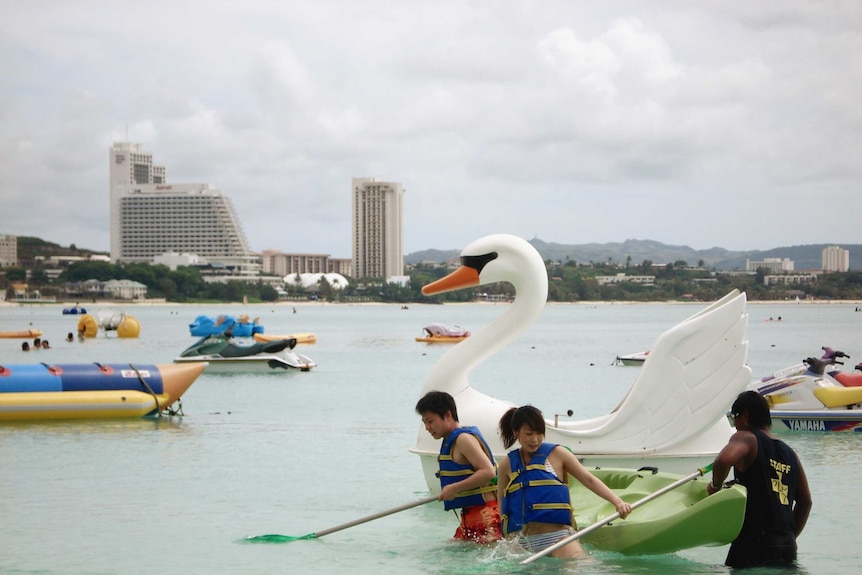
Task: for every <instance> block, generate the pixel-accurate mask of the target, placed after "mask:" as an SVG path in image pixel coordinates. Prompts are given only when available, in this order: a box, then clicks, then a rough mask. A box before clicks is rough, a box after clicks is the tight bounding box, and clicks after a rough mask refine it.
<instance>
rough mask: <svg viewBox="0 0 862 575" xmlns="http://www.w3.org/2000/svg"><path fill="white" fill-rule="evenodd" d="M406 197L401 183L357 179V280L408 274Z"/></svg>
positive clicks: (355, 192) (354, 219)
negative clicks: (405, 229)
mask: <svg viewBox="0 0 862 575" xmlns="http://www.w3.org/2000/svg"><path fill="white" fill-rule="evenodd" d="M403 195H404V189H403V188H402V187H401V184H399V183H397V182H381V181H379V180H377V179H376V178H353V277H355V278H363V277H370V278H383V279H386V278H389V277H393V276H403V275H404V251H403V250H404V248H403V229H402V228H403V221H402V210H403V204H402V198H403Z"/></svg>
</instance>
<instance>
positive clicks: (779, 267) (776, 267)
mask: <svg viewBox="0 0 862 575" xmlns="http://www.w3.org/2000/svg"><path fill="white" fill-rule="evenodd" d="M745 269H746V270H747V271H750V272H756V271H757V270H759V269H765V270H766V271H768V272H771V273H781V272H792V271H793V260H791V259H790V258H764V259H763V260H762V261H751V260H745Z"/></svg>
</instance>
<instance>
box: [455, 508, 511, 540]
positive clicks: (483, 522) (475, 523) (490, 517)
mask: <svg viewBox="0 0 862 575" xmlns="http://www.w3.org/2000/svg"><path fill="white" fill-rule="evenodd" d="M502 538H503V533H502V530H501V529H500V509H499V507H498V505H497V502H496V501H486V502H485V504H484V505H475V506H473V507H466V508H464V509H462V510H461V524H460V525H458V530H457V531H455V539H459V540H462V541H475V542H476V543H493V542H494V541H498V540H499V539H502Z"/></svg>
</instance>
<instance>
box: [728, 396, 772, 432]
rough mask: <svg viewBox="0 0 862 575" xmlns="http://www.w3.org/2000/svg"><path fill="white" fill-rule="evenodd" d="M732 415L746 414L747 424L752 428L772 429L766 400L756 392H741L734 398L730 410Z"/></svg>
mask: <svg viewBox="0 0 862 575" xmlns="http://www.w3.org/2000/svg"><path fill="white" fill-rule="evenodd" d="M730 411H731V412H732V413H747V414H748V423H749V424H750V425H751V426H752V427H757V428H760V429H769V428H770V427H772V415H770V413H769V404H768V403H766V398H765V397H763V396H762V395H760V394H759V393H758V392H756V391H743V392H742V393H740V394H739V395H737V396H736V401H734V402H733V405H732V406H731V408H730Z"/></svg>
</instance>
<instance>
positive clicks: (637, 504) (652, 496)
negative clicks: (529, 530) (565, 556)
mask: <svg viewBox="0 0 862 575" xmlns="http://www.w3.org/2000/svg"><path fill="white" fill-rule="evenodd" d="M710 471H712V463H710V464H709V465H707V466H706V467H701V468H700V469H698V470H697V471H695V472H694V473H692V474H691V475H687V476H685V477H683V478H682V479H679V480H677V481H674V482H673V483H671V484H670V485H665V486H664V487H662V488H661V489H659V490H658V491H656V492H655V493H650V494H649V495H647V496H646V497H643V498H641V499H638V500H637V501H635V502H634V503H632V511H634V510H635V509H636V508H638V507H640V506H641V505H643V504H645V503H649V502H650V501H652V500H653V499H655V498H656V497H659V496H660V495H664V494H665V493H667V492H669V491H673V490H674V489H676V488H677V487H679V486H681V485H685V484H686V483H688V482H689V481H691V480H692V479H697V478H698V477H701V476H703V475H706V474H707V473H709V472H710ZM619 517H620V514H619V512H617V513H614V514H613V515H608V516H607V517H605V518H604V519H602V520H600V521H598V522H596V523H593V524H592V525H590V526H589V527H584V528H583V529H581V530H579V531H578V532H576V533H572V534H571V535H569V536H568V537H566V538H565V539H561V540H560V541H557V542H556V543H554V544H553V545H551V546H550V547H547V548H546V549H542V550H541V551H539V552H538V553H535V554H533V555H530V556H529V557H527V558H526V559H524V560H523V561H521V563H520V564H521V565H526V564H527V563H532V562H533V561H535V560H536V559H538V558H539V557H544V556H545V555H548V554H550V553H553V552H554V551H556V550H557V549H559V548H560V547H563V546H565V545H568V544H569V543H571V542H572V541H576V540H578V539H580V538H581V537H583V536H584V535H586V534H587V533H591V532H593V531H595V530H596V529H598V528H599V527H603V526H605V525H607V524H608V523H610V522H611V521H613V520H614V519H619Z"/></svg>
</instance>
